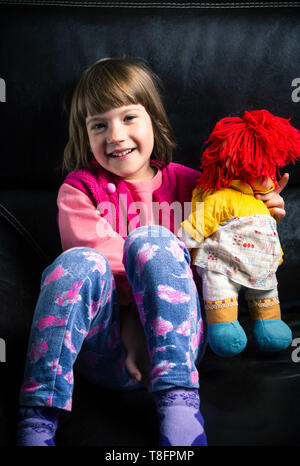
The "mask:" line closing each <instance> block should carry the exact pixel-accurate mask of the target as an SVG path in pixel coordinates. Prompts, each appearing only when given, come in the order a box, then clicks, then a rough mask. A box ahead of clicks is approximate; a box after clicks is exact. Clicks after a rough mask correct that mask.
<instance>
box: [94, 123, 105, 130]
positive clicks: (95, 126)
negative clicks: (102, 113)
mask: <svg viewBox="0 0 300 466" xmlns="http://www.w3.org/2000/svg"><path fill="white" fill-rule="evenodd" d="M103 128H105V124H104V123H96V124H95V125H94V126H93V127H92V129H103Z"/></svg>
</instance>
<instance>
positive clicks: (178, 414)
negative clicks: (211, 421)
mask: <svg viewBox="0 0 300 466" xmlns="http://www.w3.org/2000/svg"><path fill="white" fill-rule="evenodd" d="M154 398H155V402H156V406H157V411H158V416H159V422H160V445H161V446H169V445H173V446H186V445H189V446H206V445H207V440H206V434H205V432H204V428H203V425H204V421H203V417H202V415H201V413H200V409H199V408H200V398H199V392H198V389H190V388H175V389H171V390H162V391H158V392H155V393H154Z"/></svg>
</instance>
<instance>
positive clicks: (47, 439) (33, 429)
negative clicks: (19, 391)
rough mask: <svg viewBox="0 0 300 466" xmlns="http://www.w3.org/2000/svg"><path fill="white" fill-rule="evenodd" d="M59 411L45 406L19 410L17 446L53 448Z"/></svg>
mask: <svg viewBox="0 0 300 466" xmlns="http://www.w3.org/2000/svg"><path fill="white" fill-rule="evenodd" d="M59 412H60V410H59V409H57V408H49V407H47V406H41V407H39V406H35V407H32V408H27V407H24V408H20V409H19V411H18V429H17V442H16V444H17V446H36V447H37V446H45V447H46V446H55V443H54V437H55V433H56V429H57V425H58V419H57V416H58V414H59Z"/></svg>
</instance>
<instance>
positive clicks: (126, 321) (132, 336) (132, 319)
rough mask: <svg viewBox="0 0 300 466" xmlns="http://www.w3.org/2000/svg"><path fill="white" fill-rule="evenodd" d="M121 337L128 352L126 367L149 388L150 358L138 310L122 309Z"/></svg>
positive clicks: (138, 380)
mask: <svg viewBox="0 0 300 466" xmlns="http://www.w3.org/2000/svg"><path fill="white" fill-rule="evenodd" d="M120 323H121V327H120V337H121V342H122V344H123V346H124V348H125V350H126V351H127V357H126V360H125V367H126V369H127V371H128V372H129V374H130V375H131V376H132V377H133V378H135V379H136V381H137V382H141V381H142V382H143V383H144V384H145V386H146V387H147V388H149V371H150V357H149V353H148V347H147V341H146V336H145V332H144V329H143V327H142V324H141V321H140V317H139V315H138V311H137V309H136V308H134V309H128V308H125V307H121V308H120Z"/></svg>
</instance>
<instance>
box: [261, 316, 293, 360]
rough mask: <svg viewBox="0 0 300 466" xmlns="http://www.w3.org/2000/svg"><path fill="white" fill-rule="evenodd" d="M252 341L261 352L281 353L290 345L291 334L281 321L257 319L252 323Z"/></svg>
mask: <svg viewBox="0 0 300 466" xmlns="http://www.w3.org/2000/svg"><path fill="white" fill-rule="evenodd" d="M253 339H254V343H255V345H256V346H257V348H258V349H259V350H261V351H270V352H271V351H281V350H284V349H286V348H288V346H289V345H290V344H291V343H292V332H291V329H290V327H289V326H288V325H287V324H285V323H284V322H283V321H282V320H278V319H265V320H264V319H262V320H260V319H259V320H254V322H253Z"/></svg>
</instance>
